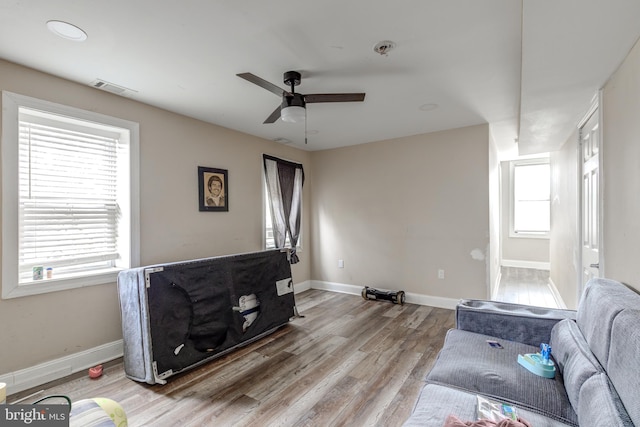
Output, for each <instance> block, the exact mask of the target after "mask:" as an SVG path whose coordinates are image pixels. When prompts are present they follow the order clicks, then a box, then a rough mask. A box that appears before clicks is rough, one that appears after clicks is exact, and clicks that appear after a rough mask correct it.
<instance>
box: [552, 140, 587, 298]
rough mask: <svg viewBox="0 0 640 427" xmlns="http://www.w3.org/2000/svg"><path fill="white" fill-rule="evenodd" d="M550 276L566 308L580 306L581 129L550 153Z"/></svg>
mask: <svg viewBox="0 0 640 427" xmlns="http://www.w3.org/2000/svg"><path fill="white" fill-rule="evenodd" d="M550 164H551V239H550V248H549V253H550V264H551V270H550V278H551V280H552V281H553V284H554V285H555V286H556V289H558V292H559V293H560V296H561V297H562V300H563V301H564V303H565V305H566V306H567V308H571V309H576V308H577V306H578V277H579V276H578V275H579V273H580V270H581V268H580V234H579V232H580V230H579V225H578V224H579V218H578V216H579V212H578V208H579V202H580V198H579V195H580V188H579V185H580V182H579V180H578V130H577V128H576V131H575V132H574V133H573V135H571V137H570V138H569V139H568V140H567V141H566V142H565V143H564V145H563V146H562V148H561V149H560V150H558V151H556V152H553V153H551V157H550Z"/></svg>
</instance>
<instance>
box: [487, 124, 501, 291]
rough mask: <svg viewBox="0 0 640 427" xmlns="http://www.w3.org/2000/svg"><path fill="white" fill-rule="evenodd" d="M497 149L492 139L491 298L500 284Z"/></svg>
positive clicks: (490, 157) (490, 146)
mask: <svg viewBox="0 0 640 427" xmlns="http://www.w3.org/2000/svg"><path fill="white" fill-rule="evenodd" d="M498 154H499V153H498V148H497V146H496V143H495V141H494V139H493V137H492V136H491V135H490V141H489V236H490V249H489V258H488V259H489V286H490V294H489V296H493V295H495V294H496V292H497V291H498V285H499V284H500V260H501V253H502V252H501V251H502V247H501V246H502V245H501V242H500V220H501V212H500V194H501V190H500V177H501V172H500V161H499V158H498Z"/></svg>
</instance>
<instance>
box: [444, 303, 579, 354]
mask: <svg viewBox="0 0 640 427" xmlns="http://www.w3.org/2000/svg"><path fill="white" fill-rule="evenodd" d="M563 319H573V320H575V319H576V311H575V310H562V309H555V308H544V307H534V306H530V305H522V304H512V303H506V302H498V301H485V300H472V299H467V300H461V301H460V302H459V303H458V305H457V306H456V328H457V329H462V330H465V331H469V332H476V333H478V334H483V335H490V336H492V337H496V338H500V339H504V340H508V341H516V342H520V343H523V344H529V345H533V346H536V347H538V346H539V345H540V343H543V342H544V343H548V342H549V340H550V337H551V329H552V328H553V327H554V325H555V324H556V323H558V322H559V321H561V320H563Z"/></svg>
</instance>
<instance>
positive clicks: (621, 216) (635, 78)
mask: <svg viewBox="0 0 640 427" xmlns="http://www.w3.org/2000/svg"><path fill="white" fill-rule="evenodd" d="M602 113H603V123H602V125H603V148H602V149H603V153H602V154H603V163H602V165H601V177H602V180H603V184H604V203H603V222H604V224H603V226H604V242H603V250H604V273H605V275H606V277H609V278H611V279H615V280H618V281H621V282H623V283H626V284H628V285H630V286H632V287H633V288H635V289H637V290H639V291H640V44H639V43H636V45H635V46H634V47H633V49H632V50H631V52H630V53H629V55H628V56H627V58H626V59H625V61H624V63H623V64H622V65H621V66H620V68H619V69H618V70H617V71H616V72H615V73H614V74H613V76H612V77H611V79H610V80H609V82H608V83H607V84H606V85H605V87H604V89H603V111H602Z"/></svg>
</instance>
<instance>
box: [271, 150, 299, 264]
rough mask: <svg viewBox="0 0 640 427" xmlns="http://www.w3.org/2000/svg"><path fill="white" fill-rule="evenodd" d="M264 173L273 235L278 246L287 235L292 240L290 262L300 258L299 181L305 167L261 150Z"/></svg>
mask: <svg viewBox="0 0 640 427" xmlns="http://www.w3.org/2000/svg"><path fill="white" fill-rule="evenodd" d="M263 160H264V175H265V179H266V181H267V194H268V196H269V206H270V207H271V219H272V220H273V238H274V240H275V242H276V247H277V248H284V247H285V241H286V238H287V235H288V236H289V242H290V243H291V252H290V260H291V264H296V263H297V262H298V261H299V258H298V255H297V254H296V246H297V244H298V238H299V237H300V215H301V210H302V185H303V184H304V170H303V168H302V165H301V164H299V163H293V162H289V161H287V160H283V159H279V158H277V157H273V156H269V155H266V154H264V155H263Z"/></svg>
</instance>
